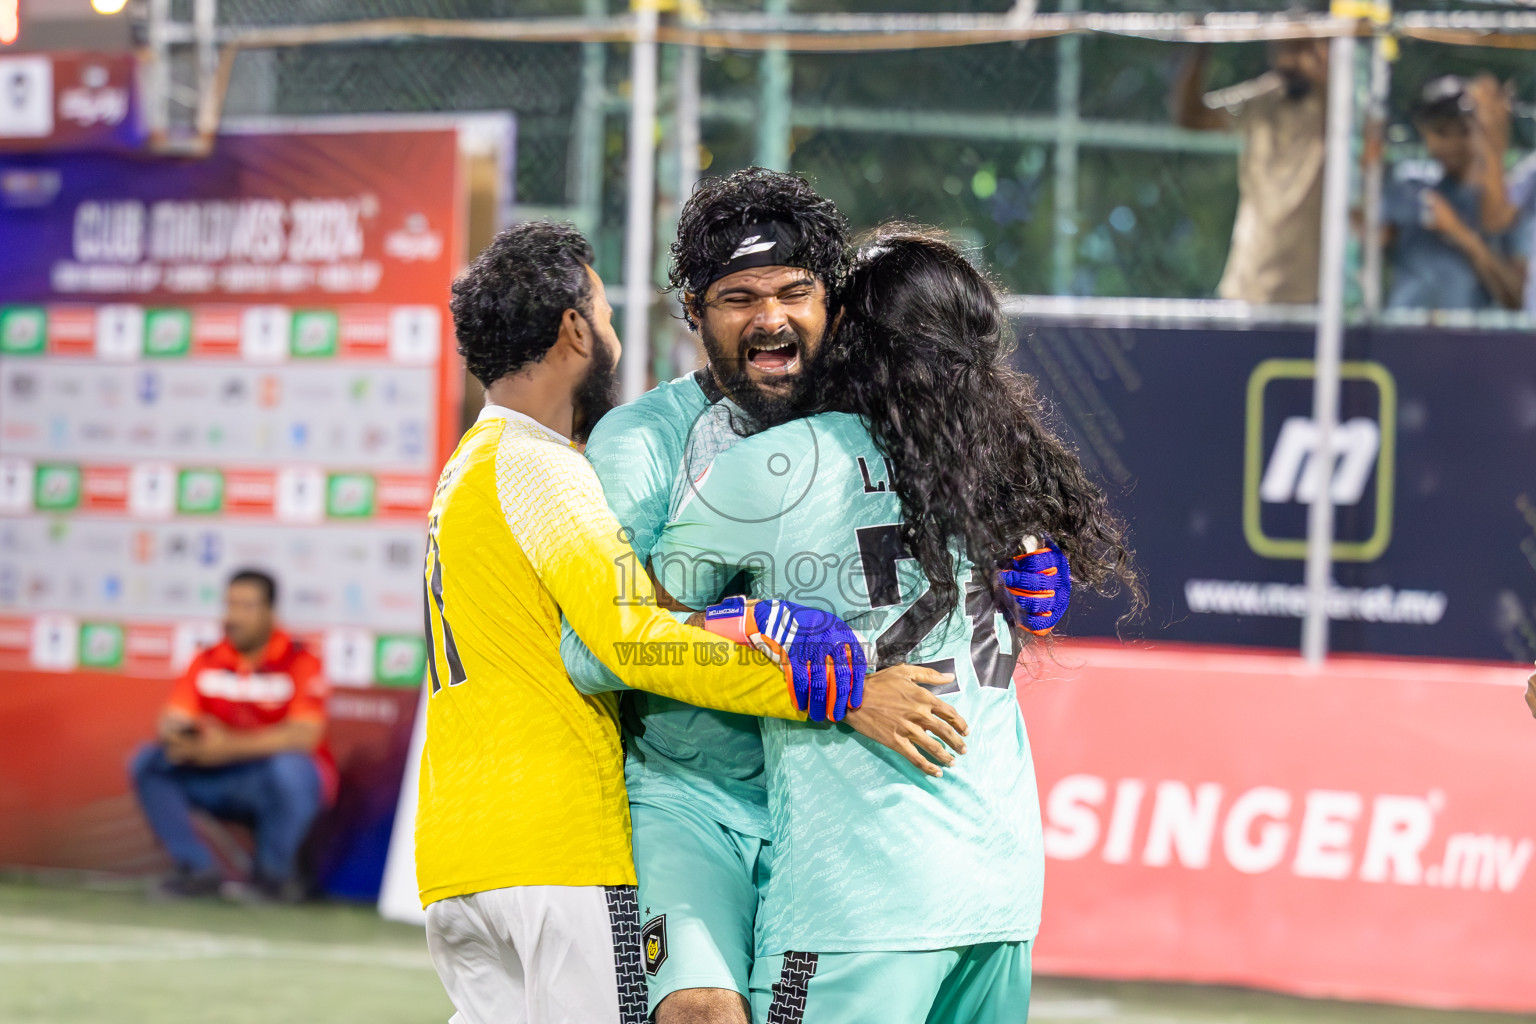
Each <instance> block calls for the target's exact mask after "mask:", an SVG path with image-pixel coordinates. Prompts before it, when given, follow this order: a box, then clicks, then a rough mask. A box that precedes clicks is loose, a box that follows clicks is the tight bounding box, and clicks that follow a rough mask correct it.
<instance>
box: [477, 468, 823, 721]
mask: <svg viewBox="0 0 1536 1024" xmlns="http://www.w3.org/2000/svg"><path fill="white" fill-rule="evenodd" d="M519 456H520V457H521V459H520V461H521V464H520V466H519V470H520V472H518V473H517V474H516V478H515V479H514V478H513V475H512V474H510V473H500V472H499V473H498V477H499V478H500V479H502V480H505V481H506V484H505V485H504V486H503V494H502V504H503V509H504V514H505V515H506V519H507V525H508V527H509V528H510V530H511V532H512V536H513V537H514V538H515V539H516V541H517V542H518V543H519V544H520V545H522V547H523V551H524V554H525V555H526V556H527V557H528V560H529V562H530V563H531V564H532V565H533V567H534V570H535V572H537V573H538V575H539V578H540V580H541V582H543V584H544V586H545V587H546V588H547V589H548V590H549V592H550V594H551V596H553V597H554V599H555V603H556V604H558V605H559V606H560V609H561V612H562V614H564V616H565V618H566V619H567V620H568V621H569V622H570V625H571V627H572V629H573V630H574V631H575V633H576V634H577V636H578V637H579V638H580V640H581V641H582V643H584V644H585V645H586V647H587V648H588V649H589V650H590V651H591V652H592V654H593V655H594V656H595V657H596V659H597V660H598V662H600V663H601V664H602V665H603V666H604V667H605V668H607V669H608V671H610V672H612V673H613V674H614V675H615V676H617V677H618V679H619V680H620V681H622V682H623V683H624V684H626V685H628V686H632V687H635V688H637V689H642V690H649V691H651V692H653V693H658V694H661V695H663V696H667V697H674V698H676V699H678V700H682V701H685V702H687V703H689V704H694V705H697V706H699V707H708V708H715V709H718V710H721V711H734V712H738V713H741V714H749V715H760V716H764V717H769V718H790V719H800V718H803V717H804V715H803V714H802V713H801V711H800V709H799V708H798V707H797V706H796V703H795V700H794V697H793V695H792V694H791V693H790V692H789V689H788V687H787V686H786V685H785V681H784V676H783V674H782V673H781V672H780V671H779V670H778V669H777V668H775V667H774V666H772V665H770V664H757V663H754V662H753V661H750V660H749V661H748V662H747V663H745V664H741V663H739V661H740V660H739V659H737V658H734V657H730V658H726V659H725V664H723V665H722V664H717V660H719V659H718V658H717V655H716V650H717V648H718V646H719V642H718V640H717V638H716V637H714V636H712V635H710V634H708V633H705V632H704V631H702V630H698V629H693V628H691V627H688V626H684V625H681V624H679V623H678V622H676V621H675V620H674V619H673V618H672V616H671V615H669V614H668V613H667V612H665V611H663V610H661V609H660V608H658V607H657V605H656V594H655V590H654V589H653V588H652V586H651V581H650V578H649V577H648V576H646V575H645V573H644V572H643V571H641V572H635V571H633V568H632V567H633V565H634V562H635V558H634V552H633V550H632V549H631V548H630V547H629V544H628V543H627V541H626V540H625V538H624V536H623V534H621V532H620V527H619V523H618V520H617V519H615V518H614V515H613V513H612V512H611V511H610V510H609V508H608V506H607V504H606V502H605V500H604V498H603V491H602V487H601V485H600V484H599V483H598V479H597V475H596V473H595V472H594V471H593V469H592V467H591V466H590V465H588V464H587V462H586V460H585V459H583V458H581V457H580V456H579V455H577V454H576V453H575V452H574V451H571V450H569V449H560V448H558V447H556V446H554V445H541V446H537V447H535V448H533V449H532V450H531V451H530V452H527V453H519Z"/></svg>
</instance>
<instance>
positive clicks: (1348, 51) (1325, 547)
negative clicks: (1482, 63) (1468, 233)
mask: <svg viewBox="0 0 1536 1024" xmlns="http://www.w3.org/2000/svg"><path fill="white" fill-rule="evenodd" d="M1354 106H1355V40H1354V37H1353V36H1338V37H1336V38H1334V40H1333V41H1332V42H1331V43H1330V44H1329V47H1328V125H1327V150H1326V153H1327V157H1326V161H1325V163H1324V167H1323V224H1322V228H1323V237H1322V254H1321V259H1320V260H1319V261H1318V262H1319V267H1318V283H1317V347H1316V356H1315V362H1314V365H1315V367H1316V370H1315V376H1314V378H1313V383H1312V422H1313V423H1314V424H1315V425H1316V428H1317V450H1316V451H1315V452H1313V454H1312V460H1311V466H1310V468H1309V469H1308V472H1310V473H1312V474H1313V480H1315V481H1316V482H1317V485H1318V486H1317V489H1316V492H1315V494H1314V496H1313V498H1312V506H1311V508H1309V509H1308V510H1307V511H1308V514H1307V567H1306V587H1307V614H1306V618H1305V619H1304V620H1303V622H1302V628H1301V653H1302V656H1303V657H1305V658H1306V659H1307V662H1308V664H1310V665H1314V666H1318V665H1321V664H1322V663H1323V660H1324V659H1325V658H1326V657H1327V656H1328V588H1329V585H1330V583H1331V578H1332V575H1333V460H1334V433H1335V431H1336V429H1337V427H1338V422H1339V363H1340V361H1341V360H1342V357H1343V351H1344V246H1345V243H1346V242H1347V240H1348V238H1349V173H1350V153H1349V140H1350V129H1351V124H1350V122H1351V120H1352V119H1353V114H1354Z"/></svg>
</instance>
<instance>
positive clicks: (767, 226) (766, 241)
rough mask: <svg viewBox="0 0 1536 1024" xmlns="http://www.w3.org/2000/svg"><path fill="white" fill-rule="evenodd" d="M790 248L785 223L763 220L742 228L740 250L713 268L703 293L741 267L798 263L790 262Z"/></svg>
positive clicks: (737, 247)
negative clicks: (785, 233) (785, 235)
mask: <svg viewBox="0 0 1536 1024" xmlns="http://www.w3.org/2000/svg"><path fill="white" fill-rule="evenodd" d="M789 250H790V244H789V240H788V239H787V238H785V237H784V226H783V225H782V224H780V223H778V222H777V221H771V220H770V221H765V222H764V223H762V224H748V225H747V226H746V227H744V228H742V229H741V234H740V235H739V236H738V239H737V242H736V251H735V252H733V253H731V255H730V257H729V258H728V259H726V260H723V261H722V262H720V263H716V264H715V265H714V266H712V267H710V268H709V277H708V278H707V279H706V280H705V281H704V285H703V287H701V288H700V289H699V291H700V292H701V293H702V292H703V291H704V289H705V288H708V287H709V286H710V285H712V284H714V283H715V282H716V281H718V280H720V279H721V278H722V277H726V276H728V275H730V274H734V273H736V271H738V270H752V269H753V268H755V267H787V266H796V265H797V264H794V263H789V262H787V259H788V255H789ZM801 269H809V268H801Z"/></svg>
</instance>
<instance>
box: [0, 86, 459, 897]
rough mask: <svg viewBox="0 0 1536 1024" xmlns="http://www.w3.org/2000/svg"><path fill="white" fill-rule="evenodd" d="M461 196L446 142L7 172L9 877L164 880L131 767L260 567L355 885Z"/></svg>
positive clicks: (359, 887) (436, 443)
mask: <svg viewBox="0 0 1536 1024" xmlns="http://www.w3.org/2000/svg"><path fill="white" fill-rule="evenodd" d="M7 59H9V58H7ZM29 59H30V58H29ZM44 59H45V60H46V59H47V58H44ZM34 63H35V62H34ZM27 66H31V65H27ZM50 68H51V69H52V73H57V74H63V73H65V72H69V73H70V74H73V73H74V72H73V71H70V69H71V68H73V65H72V64H70V63H69V61H68V60H67V59H54V61H53V63H52V64H50ZM61 68H62V69H64V71H60V69H61ZM88 77H91V80H92V81H96V80H97V79H98V78H100V76H99V75H94V73H93V75H92V76H88ZM109 81H110V80H109ZM55 84H57V78H56V76H55ZM80 102H82V103H83V101H80ZM76 106H77V107H78V109H79V110H83V109H84V107H83V106H80V105H79V103H77V104H76ZM72 109H74V108H72ZM359 127H360V128H361V127H363V126H359ZM463 186H464V181H463V174H462V172H461V165H460V149H459V136H458V132H457V131H455V130H454V129H452V128H451V127H441V128H435V129H428V130H394V129H385V130H354V131H340V130H312V131H302V130H301V131H287V132H270V133H250V134H232V135H226V136H223V137H221V138H220V139H219V140H218V142H217V144H216V145H215V147H214V149H213V152H212V153H211V154H210V155H209V156H208V157H207V158H203V159H171V158H163V157H161V158H151V157H147V156H144V155H142V154H133V155H125V154H119V153H103V152H79V151H71V152H67V153H50V152H4V151H0V216H3V219H4V225H5V227H4V233H5V242H6V244H4V245H0V675H3V677H4V682H5V686H4V687H3V688H0V689H3V690H4V694H3V695H0V696H3V699H0V736H3V737H5V739H4V740H3V742H4V743H6V744H7V746H6V748H5V749H7V751H8V752H9V753H11V754H12V755H14V756H8V757H0V821H3V822H4V823H5V827H4V828H0V863H21V864H42V865H56V866H71V867H92V868H99V869H109V870H136V869H142V868H143V867H145V866H149V865H153V864H154V863H156V855H155V854H154V850H153V846H152V845H151V844H150V842H149V838H148V835H147V832H146V830H145V828H144V825H143V822H142V818H141V816H140V815H139V813H138V811H137V808H136V807H135V805H134V803H133V801H132V799H131V798H130V797H129V796H128V795H127V793H126V790H127V778H126V775H125V774H124V772H125V764H126V760H125V759H126V758H127V756H128V755H129V754H130V753H131V751H132V750H133V748H134V746H135V745H136V744H138V743H141V742H143V741H145V740H147V739H148V738H149V737H150V736H152V735H153V727H154V718H155V713H156V711H157V709H158V708H159V706H160V704H161V702H162V701H163V700H164V698H165V696H166V694H167V692H168V690H169V680H170V679H171V678H172V677H173V676H174V675H175V674H176V673H177V672H178V671H180V668H181V667H182V666H183V665H185V664H186V662H187V661H188V660H189V658H190V656H191V654H192V653H193V651H195V650H196V648H197V647H198V646H200V645H202V644H205V643H207V642H209V641H210V640H211V639H214V638H216V637H217V636H218V633H219V625H218V620H219V618H220V617H221V615H222V604H223V589H224V587H223V585H224V582H225V580H227V579H228V577H229V575H230V574H231V573H232V572H234V571H236V570H238V569H241V568H247V567H250V568H260V569H265V570H267V571H269V572H271V573H273V575H274V576H275V577H276V578H277V580H278V584H279V593H278V611H279V616H280V618H281V619H282V620H283V622H284V624H285V625H286V626H287V627H288V628H289V629H290V631H292V632H294V633H296V634H297V635H298V636H299V637H300V638H301V639H302V640H303V641H304V642H305V643H306V644H307V645H308V646H310V647H311V648H312V649H313V650H315V651H316V652H317V653H318V654H319V655H320V656H321V659H322V662H323V663H324V665H325V670H326V674H327V676H328V678H329V679H330V681H331V683H332V684H333V686H334V687H335V688H336V689H335V692H334V696H333V698H332V701H331V713H332V719H331V745H332V746H333V748H335V749H336V751H337V754H338V759H339V761H340V767H341V772H342V782H343V786H342V792H341V795H340V799H339V802H338V804H337V806H336V807H335V808H334V809H333V810H332V811H331V812H330V813H329V816H328V817H327V818H326V819H324V820H323V821H322V822H321V824H320V825H319V826H317V832H318V833H321V834H325V835H329V836H330V837H331V838H330V839H329V840H328V841H322V845H323V846H324V847H325V850H324V851H323V853H324V856H325V857H331V858H332V859H333V860H334V861H335V862H336V864H341V863H342V862H347V861H350V862H352V863H354V864H358V863H361V862H362V861H364V860H366V859H367V858H368V857H371V858H372V860H373V866H372V868H371V870H372V871H373V876H372V877H373V881H372V882H369V881H368V880H367V879H366V877H364V876H366V874H367V871H365V870H361V869H359V870H356V871H352V872H351V876H350V877H351V881H349V882H346V883H345V884H341V886H340V888H339V889H338V888H333V889H332V891H346V892H348V893H350V894H361V895H369V894H371V893H370V889H371V886H375V885H376V884H377V870H378V868H379V866H380V864H381V861H382V838H381V834H380V830H381V829H385V830H387V825H388V820H389V816H390V815H391V814H392V812H393V807H394V800H395V794H396V791H397V788H398V784H399V779H400V775H401V770H402V769H401V765H402V763H403V759H404V756H405V751H404V745H405V743H406V742H407V741H408V738H409V735H410V724H411V716H412V715H413V714H414V709H415V696H416V691H417V688H418V686H419V684H420V682H421V679H422V676H423V674H424V671H425V647H424V643H423V640H422V637H421V600H422V597H421V588H422V582H421V564H422V558H423V552H424V544H425V531H424V520H425V514H426V509H427V508H428V505H429V503H430V500H431V495H432V489H433V487H434V485H435V482H436V478H437V473H438V471H439V469H440V467H441V465H442V462H443V460H444V458H446V456H447V454H448V453H449V452H450V451H451V450H452V447H453V445H454V444H455V442H456V441H457V438H458V434H459V417H460V398H461V395H460V388H461V385H462V380H463V369H462V364H461V362H460V361H459V359H458V356H457V354H456V352H455V351H454V344H453V332H452V321H451V316H450V314H449V310H448V308H447V301H448V294H449V285H450V283H451V281H452V276H453V273H454V272H455V270H456V268H457V265H458V261H459V259H460V258H461V253H462V248H463V231H464V225H463V223H462V215H463V209H464V205H465V202H464V197H463V194H462V192H463ZM93 837H94V838H93ZM102 837H106V838H107V839H108V840H110V841H98V840H101V839H102ZM370 844H372V847H373V848H372V849H371V852H368V851H364V847H368V846H369V845H370ZM359 851H364V852H359ZM331 867H335V865H334V864H333V865H331ZM317 874H318V875H319V881H321V882H322V883H324V884H327V885H330V881H329V879H330V878H333V877H336V876H337V875H346V874H347V871H345V870H343V869H342V868H340V867H335V871H331V869H330V868H328V867H327V866H326V865H324V864H322V865H320V866H319V868H318V870H317Z"/></svg>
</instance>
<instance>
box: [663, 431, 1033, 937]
mask: <svg viewBox="0 0 1536 1024" xmlns="http://www.w3.org/2000/svg"><path fill="white" fill-rule="evenodd" d="M889 474H890V469H889V466H888V464H887V462H886V460H885V459H884V458H883V457H882V456H881V454H880V452H879V449H878V448H877V447H876V446H875V444H874V442H873V441H872V440H871V439H870V436H869V433H868V430H867V429H866V428H865V426H864V424H863V423H862V422H861V421H860V420H859V419H858V418H857V417H854V416H850V415H847V414H842V413H825V414H822V415H818V416H813V417H808V418H806V419H802V420H796V421H794V422H791V423H788V424H785V425H782V426H778V427H774V428H772V429H770V430H766V431H763V432H761V433H758V434H756V435H754V436H752V437H749V438H745V439H743V440H741V441H740V442H739V443H737V444H735V445H734V446H733V447H731V448H729V449H728V450H725V451H723V452H721V453H720V454H718V455H716V456H715V458H714V460H713V461H712V462H711V464H710V466H709V468H708V470H707V471H706V472H705V473H704V474H702V475H701V476H700V477H699V478H698V479H697V480H695V481H693V482H692V483H691V484H690V485H689V488H688V492H689V493H688V494H687V495H686V496H685V498H684V500H683V501H681V502H679V503H678V504H677V507H676V509H675V510H674V512H673V515H672V518H671V521H670V522H668V524H667V527H666V529H665V530H664V531H663V532H662V535H661V537H660V538H659V539H658V540H657V541H656V543H655V544H654V545H653V546H652V551H651V561H652V567H653V569H654V570H655V571H656V575H657V577H658V579H659V580H660V581H661V583H662V584H663V585H664V586H665V587H666V588H667V589H668V591H669V592H671V593H672V594H673V595H674V596H676V597H677V598H678V599H679V600H681V601H683V602H684V603H685V604H698V603H701V602H704V601H706V600H712V599H713V596H714V594H715V591H716V590H717V589H718V588H719V587H720V585H721V583H722V581H723V580H727V579H731V578H732V577H734V576H736V575H737V574H738V573H740V572H742V571H745V572H746V573H748V575H749V577H750V587H749V589H750V592H751V594H752V596H754V597H759V598H771V597H780V598H788V599H790V600H792V601H797V602H800V603H802V604H808V605H812V606H815V607H819V608H822V609H825V610H827V611H831V612H833V613H835V614H837V615H838V616H839V617H841V618H842V619H843V620H844V621H846V622H847V623H848V624H849V625H850V626H852V627H853V628H854V629H855V630H857V631H858V632H859V633H860V634H861V635H862V636H863V637H864V638H865V640H866V642H867V644H868V642H873V644H874V647H875V650H876V652H877V654H876V660H877V662H878V664H879V665H881V666H884V665H887V664H895V663H899V662H901V661H910V662H912V663H914V664H924V665H928V666H930V667H933V668H937V669H939V670H941V671H946V672H953V673H954V674H955V677H956V678H955V682H954V683H953V684H950V685H949V686H947V687H944V688H940V692H941V693H942V694H943V696H944V699H945V700H948V701H950V702H951V703H952V704H954V706H955V707H956V708H957V709H958V710H959V712H960V713H961V714H962V715H963V716H965V719H966V721H967V722H968V723H970V727H971V731H970V735H969V736H968V737H967V739H966V745H967V747H968V753H966V754H964V755H962V756H960V757H959V758H957V759H956V763H955V765H954V766H953V767H951V768H947V769H945V772H944V776H943V777H942V778H939V779H932V778H929V777H928V776H926V775H924V774H923V773H921V772H919V771H918V770H917V769H916V768H914V767H913V766H912V765H910V764H909V763H908V762H907V761H906V760H905V759H904V758H903V757H901V756H900V755H898V754H896V753H893V752H892V751H889V750H887V749H885V748H884V747H881V746H879V745H878V744H875V743H873V742H872V741H869V740H867V739H865V738H864V737H863V736H860V735H858V734H856V733H854V732H853V730H852V729H851V728H850V727H848V726H846V725H835V724H829V723H790V722H777V721H767V720H764V721H763V722H762V723H761V730H762V737H763V744H764V749H765V753H766V769H767V776H768V801H769V817H770V826H771V832H772V834H771V837H770V838H771V839H772V842H773V848H772V849H773V864H772V867H773V870H772V874H771V878H770V880H769V883H768V891H767V896H766V899H765V902H764V904H763V906H762V907H761V908H760V909H759V914H758V936H757V942H758V949H757V952H758V954H759V955H772V954H777V953H781V952H784V951H786V950H796V951H802V952H828V953H830V952H859V951H870V950H924V949H941V948H946V947H950V946H964V945H973V944H976V943H982V942H994V941H1024V940H1028V939H1032V938H1033V937H1034V936H1035V933H1036V931H1037V930H1038V927H1039V921H1040V897H1041V889H1042V885H1043V877H1044V855H1043V845H1042V837H1041V829H1040V808H1039V800H1038V797H1037V795H1036V792H1035V775H1034V763H1033V761H1032V759H1031V756H1030V749H1029V739H1028V736H1027V735H1026V733H1025V729H1024V721H1023V716H1022V715H1021V713H1020V710H1019V704H1018V699H1017V695H1016V694H1015V692H1014V689H1013V683H1012V667H1013V658H1012V657H1011V653H1012V644H1011V637H1010V636H1009V635H1008V633H1007V627H1006V626H1005V625H1004V624H1003V623H1002V620H1001V617H1000V616H998V615H996V613H995V611H994V610H993V605H992V603H991V599H990V596H989V594H988V589H987V587H986V586H985V585H984V584H985V582H986V581H982V580H976V581H973V580H972V579H971V575H972V574H971V568H970V566H969V565H967V564H963V563H962V565H961V569H960V574H959V577H958V579H957V583H958V584H959V589H960V593H961V595H963V596H962V597H961V598H959V599H957V600H956V601H955V602H954V604H953V606H951V607H936V602H935V601H934V600H933V599H931V598H929V597H928V593H929V587H928V582H927V579H926V578H925V577H924V576H923V574H922V571H921V569H920V568H919V566H918V564H917V562H916V561H915V560H913V559H912V558H911V557H910V556H909V555H908V553H907V550H906V547H905V543H904V539H903V536H902V517H901V504H900V501H899V500H898V498H897V496H896V495H895V493H893V491H892V490H891V487H890V478H889Z"/></svg>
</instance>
